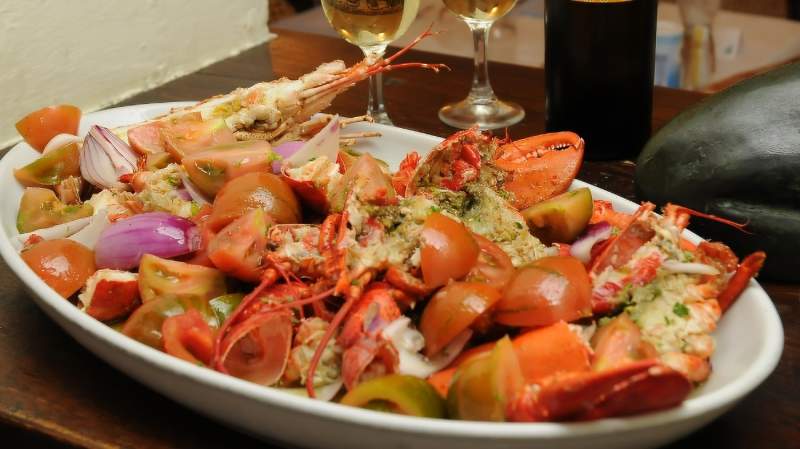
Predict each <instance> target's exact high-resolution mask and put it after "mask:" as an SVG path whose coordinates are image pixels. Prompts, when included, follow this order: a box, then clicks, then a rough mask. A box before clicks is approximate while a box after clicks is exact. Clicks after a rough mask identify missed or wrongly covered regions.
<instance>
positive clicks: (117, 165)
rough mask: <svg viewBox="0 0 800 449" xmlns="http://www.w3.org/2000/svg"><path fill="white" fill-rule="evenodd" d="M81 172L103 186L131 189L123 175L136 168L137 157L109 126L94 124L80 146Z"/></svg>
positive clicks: (86, 177)
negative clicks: (121, 178)
mask: <svg viewBox="0 0 800 449" xmlns="http://www.w3.org/2000/svg"><path fill="white" fill-rule="evenodd" d="M80 153H81V157H80V162H81V175H82V176H83V178H84V179H86V180H87V181H89V183H90V184H92V185H94V186H96V187H99V188H101V189H128V188H129V186H128V184H125V183H122V182H120V181H119V178H120V176H122V175H127V174H131V173H133V172H134V171H136V165H137V162H138V156H137V155H136V153H134V152H133V150H131V147H129V146H128V144H127V143H125V142H124V141H122V139H120V138H119V137H117V136H116V135H115V134H114V133H112V132H111V131H110V130H109V129H108V128H103V127H102V126H97V125H95V126H92V128H91V129H90V130H89V133H88V134H87V135H86V139H84V141H83V147H81V152H80Z"/></svg>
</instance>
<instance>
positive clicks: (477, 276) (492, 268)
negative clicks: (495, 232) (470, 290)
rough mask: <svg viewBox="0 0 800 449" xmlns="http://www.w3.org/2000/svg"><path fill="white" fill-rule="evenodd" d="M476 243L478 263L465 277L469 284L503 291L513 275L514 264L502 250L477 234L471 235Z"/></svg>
mask: <svg viewBox="0 0 800 449" xmlns="http://www.w3.org/2000/svg"><path fill="white" fill-rule="evenodd" d="M472 236H473V237H474V238H475V241H476V242H478V247H479V248H480V254H478V261H477V262H476V263H475V266H474V267H473V268H472V270H470V272H469V274H468V275H467V280H468V281H470V282H483V283H485V284H486V285H488V286H490V287H492V288H495V289H497V290H498V291H503V288H505V286H506V284H508V281H509V280H511V276H513V275H514V264H513V263H511V258H510V257H508V254H506V252H505V251H503V249H502V248H500V247H499V246H497V244H496V243H494V242H492V241H491V240H489V239H487V238H486V237H484V236H482V235H479V234H472Z"/></svg>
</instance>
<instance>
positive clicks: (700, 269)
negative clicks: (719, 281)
mask: <svg viewBox="0 0 800 449" xmlns="http://www.w3.org/2000/svg"><path fill="white" fill-rule="evenodd" d="M661 268H663V269H664V270H667V271H670V272H672V273H686V274H708V275H711V276H716V275H718V274H719V270H717V269H716V268H714V267H712V266H711V265H706V264H704V263H696V262H678V261H677V260H665V261H664V262H663V263H662V264H661Z"/></svg>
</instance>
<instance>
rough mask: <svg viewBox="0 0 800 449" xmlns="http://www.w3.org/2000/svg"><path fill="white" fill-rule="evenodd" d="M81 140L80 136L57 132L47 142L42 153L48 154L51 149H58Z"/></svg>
mask: <svg viewBox="0 0 800 449" xmlns="http://www.w3.org/2000/svg"><path fill="white" fill-rule="evenodd" d="M80 141H81V138H80V137H78V136H74V135H72V134H63V133H62V134H56V135H55V136H54V137H53V138H52V139H50V141H49V142H47V145H45V147H44V150H43V151H42V154H47V153H48V152H49V151H53V150H57V149H59V148H63V147H65V146H67V145H70V144H73V143H80Z"/></svg>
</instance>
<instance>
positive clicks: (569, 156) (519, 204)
mask: <svg viewBox="0 0 800 449" xmlns="http://www.w3.org/2000/svg"><path fill="white" fill-rule="evenodd" d="M583 148H584V143H583V139H582V138H581V137H580V136H578V135H577V134H575V133H572V132H567V131H565V132H557V133H549V134H541V135H538V136H532V137H527V138H525V139H521V140H517V141H514V142H510V143H507V144H505V145H503V146H501V147H500V148H499V149H498V150H497V153H496V154H495V158H494V164H495V165H496V166H497V167H499V168H500V169H502V170H503V171H505V172H507V173H508V177H507V178H506V182H505V185H504V187H505V189H506V190H508V191H509V192H511V193H513V194H514V201H513V202H512V204H513V205H514V207H516V208H517V209H520V210H522V209H525V208H527V207H529V206H532V205H533V204H536V203H538V202H540V201H543V200H546V199H548V198H550V197H553V196H555V195H558V194H560V193H564V192H566V191H567V189H568V188H569V186H570V184H572V180H573V179H575V176H577V175H578V170H580V168H581V163H582V162H583Z"/></svg>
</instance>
